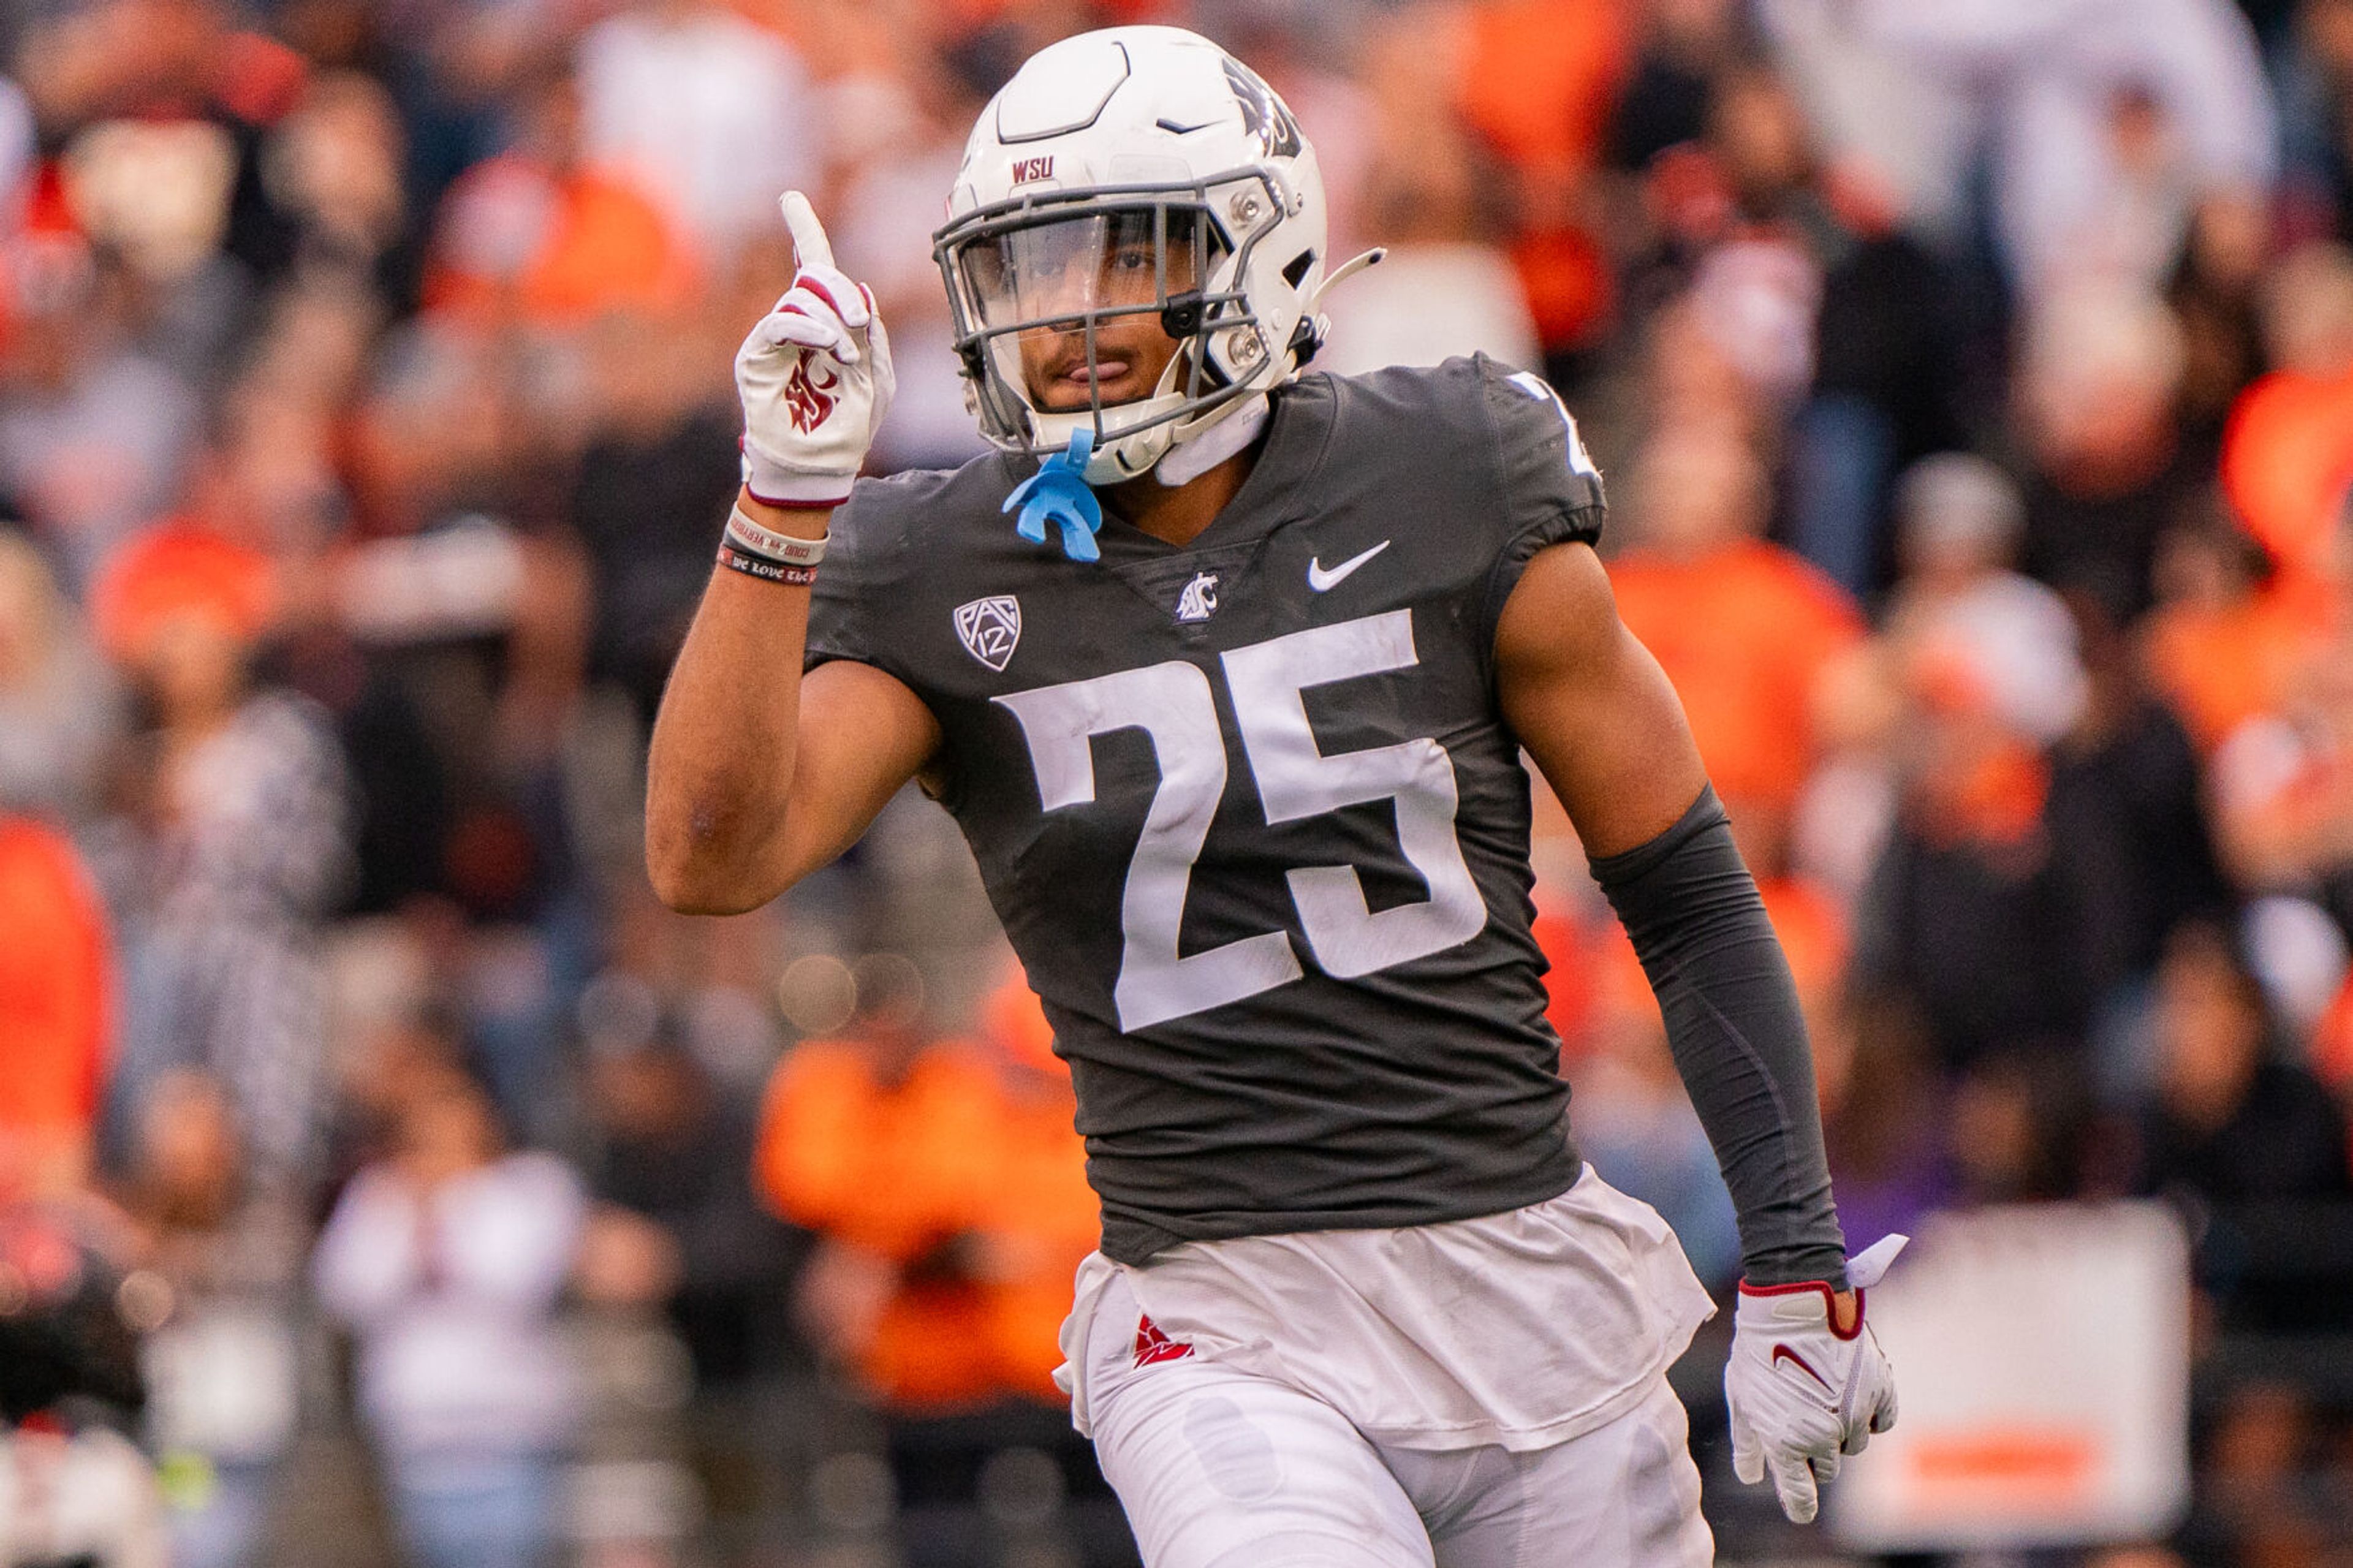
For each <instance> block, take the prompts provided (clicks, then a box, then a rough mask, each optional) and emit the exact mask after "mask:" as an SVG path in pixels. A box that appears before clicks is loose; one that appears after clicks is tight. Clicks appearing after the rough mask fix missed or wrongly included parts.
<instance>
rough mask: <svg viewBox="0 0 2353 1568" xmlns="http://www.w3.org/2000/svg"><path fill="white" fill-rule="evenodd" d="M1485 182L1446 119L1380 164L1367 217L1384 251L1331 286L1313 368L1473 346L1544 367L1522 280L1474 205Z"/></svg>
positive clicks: (1368, 365) (1353, 369) (1355, 368)
mask: <svg viewBox="0 0 2353 1568" xmlns="http://www.w3.org/2000/svg"><path fill="white" fill-rule="evenodd" d="M1491 181H1492V175H1491V174H1489V173H1488V172H1487V171H1485V170H1483V169H1482V168H1481V166H1480V164H1479V162H1478V155H1477V152H1476V149H1475V147H1474V145H1473V144H1472V142H1471V141H1470V139H1469V138H1468V137H1467V136H1465V135H1464V134H1462V132H1461V131H1459V130H1456V129H1453V128H1451V127H1442V126H1441V127H1437V128H1434V129H1433V133H1432V135H1431V136H1430V139H1429V140H1428V141H1426V142H1420V143H1419V144H1417V145H1416V146H1415V147H1414V148H1413V149H1412V151H1411V153H1409V155H1405V156H1401V157H1400V158H1398V160H1397V161H1396V162H1394V163H1384V164H1383V165H1381V166H1380V167H1379V168H1378V169H1377V170H1376V172H1375V174H1374V175H1373V184H1372V196H1371V205H1372V208H1373V213H1374V217H1373V226H1374V230H1375V232H1376V233H1377V234H1378V235H1379V236H1380V239H1381V243H1382V244H1383V245H1385V246H1387V247H1388V257H1387V258H1385V259H1384V260H1383V261H1382V262H1381V263H1380V265H1379V266H1377V267H1375V268H1372V269H1371V270H1370V271H1368V272H1365V273H1362V274H1359V275H1358V276H1356V278H1354V279H1350V280H1348V281H1345V282H1343V283H1342V284H1341V285H1340V287H1339V288H1337V289H1335V290H1333V292H1332V295H1331V312H1330V313H1331V317H1332V334H1331V337H1330V339H1329V341H1328V342H1326V344H1325V346H1324V352H1323V353H1320V354H1318V355H1317V356H1316V364H1317V366H1318V367H1319V368H1324V369H1329V370H1332V371H1334V372H1335V373H1337V374H1342V375H1351V374H1359V373H1361V372H1364V371H1367V370H1377V369H1378V368H1379V367H1381V366H1383V365H1389V364H1436V363H1440V361H1442V360H1445V359H1449V358H1451V357H1452V356H1454V355H1456V354H1468V353H1487V354H1489V355H1491V356H1492V357H1493V358H1495V359H1497V360H1500V361H1502V362H1503V363H1504V364H1506V365H1511V366H1514V367H1517V368H1521V369H1531V368H1536V367H1539V366H1541V364H1542V363H1543V355H1542V353H1541V350H1540V348H1539V345H1538V343H1537V340H1536V331H1535V322H1534V321H1533V320H1531V319H1530V317H1529V315H1528V309H1527V304H1526V302H1525V298H1524V296H1523V295H1522V293H1521V289H1520V283H1519V279H1517V278H1516V277H1515V276H1514V274H1513V272H1512V269H1511V265H1510V263H1509V261H1508V260H1507V259H1506V258H1504V256H1503V255H1501V254H1500V253H1499V252H1498V251H1497V250H1496V249H1495V248H1494V247H1493V244H1492V243H1489V239H1490V237H1491V235H1492V233H1493V220H1492V218H1489V217H1487V216H1484V215H1482V214H1481V212H1480V211H1479V210H1478V203H1479V202H1480V201H1481V199H1482V196H1483V195H1485V194H1486V193H1487V192H1488V191H1489V190H1490V188H1491ZM1341 260H1345V258H1335V259H1334V263H1333V265H1334V266H1336V265H1338V263H1339V262H1340V261H1341ZM1327 276H1328V270H1327Z"/></svg>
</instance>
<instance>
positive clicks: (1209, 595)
mask: <svg viewBox="0 0 2353 1568" xmlns="http://www.w3.org/2000/svg"><path fill="white" fill-rule="evenodd" d="M1217 613H1218V574H1216V573H1215V572H1200V573H1197V574H1194V577H1193V580H1192V581H1191V582H1190V583H1187V584H1185V591H1184V592H1183V593H1181V594H1179V595H1176V618H1177V619H1178V620H1180V621H1206V620H1208V618H1209V617H1210V616H1214V615H1216V614H1217Z"/></svg>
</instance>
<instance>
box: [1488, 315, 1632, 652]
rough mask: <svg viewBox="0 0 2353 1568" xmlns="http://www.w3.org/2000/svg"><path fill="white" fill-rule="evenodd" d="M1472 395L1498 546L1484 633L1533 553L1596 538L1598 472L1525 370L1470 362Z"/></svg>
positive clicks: (1571, 423)
mask: <svg viewBox="0 0 2353 1568" xmlns="http://www.w3.org/2000/svg"><path fill="white" fill-rule="evenodd" d="M1477 363H1478V368H1479V373H1480V374H1479V383H1480V386H1479V391H1480V395H1481V397H1482V400H1483V403H1484V405H1485V413H1486V417H1487V428H1488V434H1489V437H1490V438H1491V439H1492V441H1493V451H1494V482H1495V489H1496V503H1497V505H1498V507H1499V509H1500V510H1501V512H1502V518H1501V520H1500V521H1501V531H1502V535H1503V542H1502V547H1501V549H1500V550H1499V551H1498V552H1497V554H1496V558H1495V563H1494V568H1493V572H1492V573H1491V574H1489V577H1488V581H1487V606H1486V607H1487V629H1488V631H1489V632H1490V633H1491V634H1492V633H1493V630H1494V626H1495V623H1496V622H1497V620H1499V619H1500V618H1501V617H1502V616H1503V613H1504V600H1506V599H1508V598H1510V597H1511V594H1512V589H1513V588H1514V586H1516V585H1517V584H1518V583H1519V580H1520V574H1521V573H1523V572H1525V571H1526V570H1527V565H1528V563H1529V561H1531V560H1532V559H1534V558H1535V553H1536V552H1537V551H1539V550H1543V549H1546V547H1548V546H1550V545H1555V544H1566V543H1569V542H1580V543H1585V544H1591V543H1592V542H1595V541H1596V540H1598V539H1599V538H1600V537H1601V519H1602V514H1603V511H1604V510H1605V504H1606V503H1605V502H1604V500H1603V498H1602V493H1601V472H1600V470H1599V469H1598V468H1595V467H1594V466H1593V459H1592V458H1590V457H1588V456H1587V455H1586V450H1585V443H1584V441H1583V440H1581V439H1580V438H1579V437H1578V436H1577V421H1576V420H1575V419H1574V418H1572V417H1571V416H1570V415H1569V412H1568V409H1567V406H1566V405H1564V404H1562V402H1561V400H1560V395H1559V394H1557V393H1556V392H1555V391H1553V389H1552V388H1551V387H1550V386H1549V385H1547V384H1546V382H1545V380H1544V378H1543V377H1542V376H1539V375H1537V374H1535V372H1533V371H1525V370H1524V371H1516V372H1514V371H1507V370H1505V369H1504V367H1503V366H1501V365H1498V364H1496V363H1493V362H1492V361H1490V360H1488V359H1486V358H1485V357H1484V356H1483V355H1482V357H1481V358H1480V359H1479V360H1478V362H1477Z"/></svg>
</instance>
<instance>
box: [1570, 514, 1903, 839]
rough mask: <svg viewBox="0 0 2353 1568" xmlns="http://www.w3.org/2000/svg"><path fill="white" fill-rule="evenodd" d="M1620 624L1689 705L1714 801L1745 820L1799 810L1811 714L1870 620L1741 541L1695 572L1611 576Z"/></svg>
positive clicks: (1639, 561) (1799, 571) (1675, 569)
mask: <svg viewBox="0 0 2353 1568" xmlns="http://www.w3.org/2000/svg"><path fill="white" fill-rule="evenodd" d="M1609 581H1610V584H1611V585H1612V587H1613V588H1614V589H1615V590H1616V592H1617V595H1618V609H1619V614H1620V616H1623V617H1624V619H1625V622H1626V625H1627V626H1629V627H1630V628H1631V629H1632V630H1633V633H1634V635H1635V636H1636V637H1640V638H1641V640H1642V642H1643V645H1644V646H1645V647H1649V648H1650V650H1651V653H1652V654H1654V655H1656V656H1657V658H1658V660H1659V663H1660V664H1661V665H1662V667H1664V668H1665V669H1666V672H1667V678H1668V679H1671V680H1672V681H1673V682H1674V684H1675V690H1676V692H1677V693H1678V694H1680V695H1681V696H1682V698H1683V711H1684V712H1685V713H1687V714H1688V715H1690V718H1691V726H1692V734H1693V736H1694V738H1695V739H1696V740H1697V741H1698V742H1699V750H1700V755H1701V757H1702V758H1703V759H1704V761H1705V762H1706V763H1707V771H1708V776H1709V777H1710V778H1711V779H1712V780H1714V781H1715V788H1716V793H1718V794H1719V795H1723V797H1724V798H1725V801H1727V802H1729V803H1730V804H1731V805H1732V808H1733V809H1734V810H1735V811H1737V810H1738V809H1739V808H1740V803H1742V802H1743V801H1753V802H1756V803H1758V804H1760V805H1768V806H1770V807H1772V808H1774V809H1777V810H1780V811H1788V809H1790V808H1791V807H1792V806H1794V805H1796V804H1797V799H1798V793H1799V790H1800V789H1801V788H1803V786H1804V784H1805V782H1806V774H1807V773H1808V770H1809V769H1810V767H1811V766H1812V764H1813V761H1814V748H1813V745H1812V743H1811V741H1810V736H1811V733H1812V727H1813V726H1812V718H1811V711H1810V710H1811V703H1812V698H1813V693H1814V689H1815V687H1816V685H1817V684H1818V682H1819V681H1820V677H1821V674H1822V672H1823V670H1824V669H1826V668H1828V667H1829V665H1830V663H1831V660H1832V659H1834V658H1837V657H1838V656H1839V655H1840V654H1841V653H1844V652H1845V651H1846V650H1847V649H1849V648H1850V647H1853V646H1854V645H1855V644H1856V643H1857V642H1859V641H1860V640H1861V639H1862V635H1863V625H1862V615H1861V614H1860V613H1859V612H1858V611H1857V610H1856V609H1855V606H1854V604H1853V601H1852V600H1851V599H1849V598H1848V597H1847V596H1846V595H1845V594H1844V593H1843V592H1842V591H1841V590H1840V588H1839V587H1838V586H1837V584H1833V583H1832V582H1831V580H1830V579H1829V578H1827V577H1825V576H1823V575H1822V574H1820V573H1819V572H1817V571H1815V570H1814V569H1813V568H1812V567H1811V566H1809V565H1807V564H1806V563H1805V562H1803V561H1801V560H1800V559H1799V558H1798V557H1797V556H1796V555H1793V554H1791V553H1790V552H1788V551H1786V550H1782V549H1779V548H1778V547H1777V546H1774V545H1771V544H1767V543H1764V542H1760V541H1753V540H1751V541H1743V542H1738V543H1735V544H1730V545H1727V546H1725V548H1723V549H1721V550H1717V551H1714V552H1710V553H1708V554H1707V555H1704V556H1702V557H1700V558H1699V559H1696V560H1692V561H1681V560H1670V559H1668V558H1666V557H1664V556H1661V555H1654V554H1651V553H1649V552H1643V551H1639V550H1636V551H1629V552H1627V553H1626V554H1624V555H1622V556H1620V557H1619V558H1618V560H1617V561H1615V562H1613V563H1611V564H1610V567H1609Z"/></svg>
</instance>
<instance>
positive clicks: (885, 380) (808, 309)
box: [735, 191, 899, 506]
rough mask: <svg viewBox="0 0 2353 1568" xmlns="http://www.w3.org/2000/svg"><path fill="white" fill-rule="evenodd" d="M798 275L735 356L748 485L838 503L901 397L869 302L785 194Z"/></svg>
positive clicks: (818, 228)
mask: <svg viewBox="0 0 2353 1568" xmlns="http://www.w3.org/2000/svg"><path fill="white" fill-rule="evenodd" d="M783 206H784V209H785V224H786V226H787V227H788V228H790V229H791V230H792V233H793V249H794V252H795V254H796V256H797V263H798V266H799V268H800V270H799V271H798V272H797V273H796V274H795V275H794V278H793V286H792V288H790V289H787V290H786V292H785V297H784V298H783V299H781V300H777V301H776V309H775V310H771V311H769V312H768V313H767V314H766V315H765V316H763V317H761V318H760V321H759V324H758V325H756V326H754V328H753V329H752V335H751V336H750V337H747V338H745V339H744V346H743V347H742V348H741V349H739V350H737V351H736V353H735V390H736V393H737V395H739V396H741V397H742V399H743V401H744V487H745V488H746V489H749V490H750V491H751V492H752V494H753V495H754V497H755V498H757V499H758V500H764V501H771V502H774V503H776V504H778V505H782V506H834V505H839V503H840V502H842V501H844V500H848V499H849V487H850V484H851V482H852V481H853V480H855V479H857V478H858V470H859V469H860V468H862V467H864V466H865V463H866V449H867V447H870V446H871V445H872V444H873V441H874V432H875V431H876V430H877V429H879V428H881V424H882V416H884V415H885V414H887V413H889V412H890V409H891V398H892V395H893V394H894V393H896V392H897V391H898V387H899V382H898V377H897V376H896V375H895V374H893V373H892V369H891V340H890V338H889V336H888V335H887V334H886V333H884V331H882V318H881V316H879V315H877V314H875V311H874V296H873V294H872V293H871V292H870V291H869V290H868V289H867V288H866V286H865V285H864V284H861V283H853V282H851V281H850V280H849V277H848V276H846V275H845V274H844V273H843V272H842V271H841V270H840V268H837V267H835V266H834V264H833V247H832V245H831V244H830V243H829V242H828V240H827V239H826V237H825V227H824V226H823V225H822V224H820V223H818V221H817V213H816V211H815V210H814V209H813V208H811V207H810V205H809V204H808V198H807V196H805V195H801V194H800V192H798V191H786V193H785V196H784V202H783Z"/></svg>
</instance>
